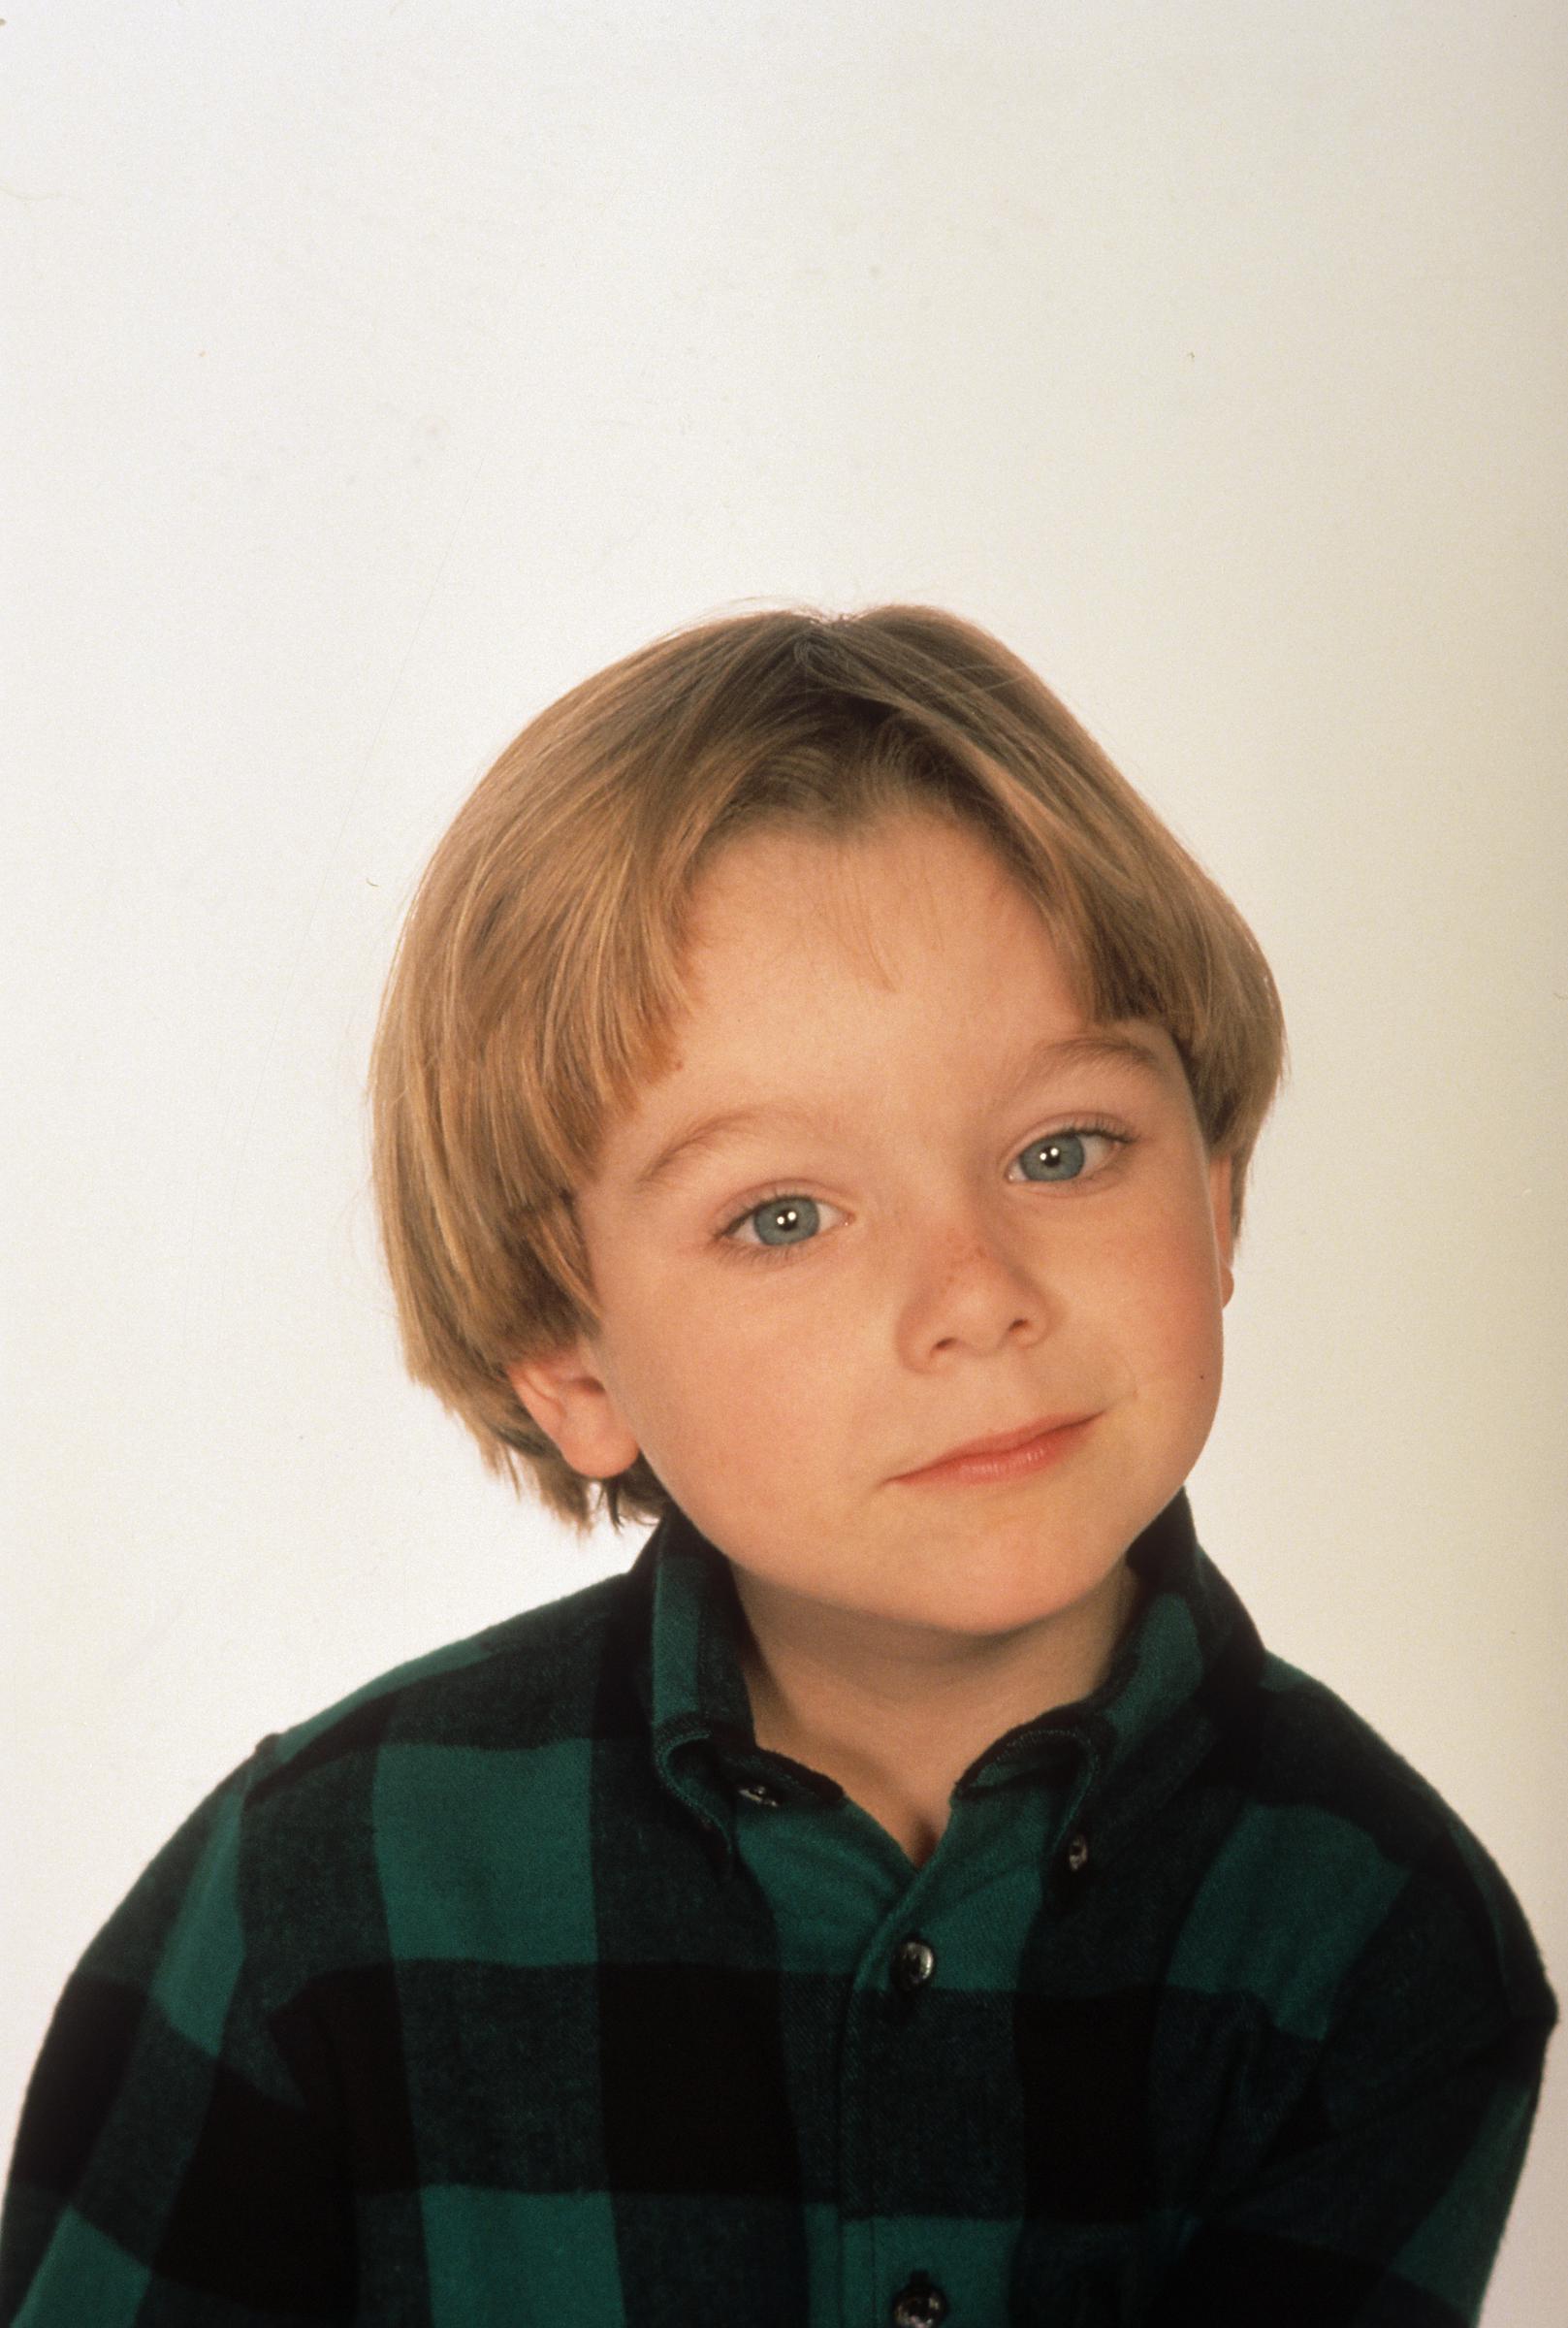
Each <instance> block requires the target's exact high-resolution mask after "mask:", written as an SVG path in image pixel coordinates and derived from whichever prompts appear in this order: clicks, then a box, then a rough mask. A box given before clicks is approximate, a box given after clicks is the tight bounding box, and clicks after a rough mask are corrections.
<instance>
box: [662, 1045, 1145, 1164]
mask: <svg viewBox="0 0 1568 2328" xmlns="http://www.w3.org/2000/svg"><path fill="white" fill-rule="evenodd" d="M1083 1066H1091V1067H1122V1068H1129V1067H1130V1068H1132V1069H1134V1070H1135V1072H1136V1073H1138V1074H1140V1075H1144V1076H1149V1077H1152V1078H1153V1079H1154V1080H1155V1081H1156V1082H1159V1083H1163V1082H1164V1081H1165V1080H1166V1076H1167V1072H1168V1070H1167V1065H1166V1061H1165V1060H1164V1058H1163V1057H1162V1056H1161V1054H1160V1052H1159V1051H1157V1050H1156V1049H1155V1047H1154V1045H1153V1044H1152V1043H1149V1042H1146V1041H1145V1040H1144V1039H1143V1037H1142V1036H1140V1035H1134V1034H1124V1033H1121V1032H1119V1031H1118V1030H1117V1029H1116V1028H1115V1027H1108V1026H1103V1027H1091V1028H1089V1029H1088V1030H1087V1031H1086V1032H1085V1033H1083V1034H1081V1035H1067V1036H1064V1037H1062V1038H1061V1039H1060V1040H1058V1041H1056V1042H1045V1043H1037V1044H1036V1045H1035V1046H1034V1047H1033V1048H1032V1049H1031V1050H1030V1051H1027V1052H1026V1053H1025V1054H1024V1057H1023V1060H1022V1062H1021V1063H1020V1065H1019V1068H1018V1072H1017V1074H1016V1075H1015V1077H1014V1078H1013V1083H1012V1086H1011V1088H1012V1089H1013V1090H1014V1091H1019V1090H1022V1088H1023V1087H1024V1086H1025V1085H1026V1084H1029V1083H1037V1082H1038V1081H1039V1080H1040V1077H1041V1076H1042V1075H1045V1074H1048V1073H1050V1072H1051V1071H1052V1070H1053V1069H1060V1068H1064V1067H1083ZM821 1120H822V1119H821V1117H820V1116H817V1115H816V1113H815V1112H814V1111H813V1110H812V1109H810V1108H806V1107H802V1106H799V1105H797V1104H796V1103H795V1102H793V1101H791V1100H783V1099H781V1100H773V1101H762V1102H758V1103H757V1104H755V1105H754V1106H752V1107H748V1108H726V1109H723V1110H722V1111H721V1112H720V1114H718V1115H714V1116H701V1117H700V1118H699V1119H698V1120H697V1121H696V1122H694V1123H688V1124H683V1125H682V1127H681V1128H680V1130H679V1131H677V1132H676V1133H675V1135H674V1137H673V1138H672V1139H671V1140H670V1141H669V1142H668V1143H667V1145H666V1146H665V1147H663V1148H660V1149H659V1151H658V1153H657V1154H656V1156H654V1157H652V1158H651V1159H650V1161H649V1162H648V1163H646V1164H645V1165H644V1166H643V1167H642V1169H641V1171H640V1172H638V1173H637V1174H636V1175H635V1176H634V1178H633V1180H632V1182H631V1195H632V1198H633V1199H634V1200H636V1199H639V1198H642V1197H645V1196H647V1195H648V1194H649V1193H650V1191H651V1190H653V1189H655V1188H656V1187H658V1186H659V1185H660V1183H661V1182H663V1181H665V1180H669V1179H670V1178H671V1177H672V1176H673V1175H674V1174H675V1173H676V1172H677V1170H678V1169H679V1167H680V1166H681V1165H682V1164H684V1163H686V1162H687V1161H688V1159H690V1158H692V1157H694V1156H697V1155H708V1154H711V1153H712V1152H713V1151H714V1149H716V1148H721V1147H723V1146H724V1145H725V1143H726V1142H728V1141H730V1140H732V1139H735V1138H737V1137H738V1136H739V1135H740V1134H741V1133H742V1132H752V1131H765V1130H768V1129H769V1128H771V1127H778V1126H787V1125H795V1126H797V1127H805V1128H812V1127H815V1126H819V1124H820V1122H821Z"/></svg>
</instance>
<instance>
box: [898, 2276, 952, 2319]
mask: <svg viewBox="0 0 1568 2328" xmlns="http://www.w3.org/2000/svg"><path fill="white" fill-rule="evenodd" d="M946 2317H947V2299H946V2297H945V2296H944V2294H943V2292H942V2290H941V2288H940V2287H939V2286H938V2285H937V2283H936V2281H935V2280H932V2279H930V2278H928V2276H927V2275H926V2274H925V2273H924V2272H916V2273H915V2275H914V2278H913V2279H912V2280H909V2281H908V2282H907V2283H906V2284H905V2285H904V2286H903V2287H901V2288H900V2289H899V2291H898V2294H897V2295H896V2296H895V2297H894V2298H893V2311H892V2320H893V2328H939V2323H940V2322H942V2321H943V2320H944V2319H945V2318H946Z"/></svg>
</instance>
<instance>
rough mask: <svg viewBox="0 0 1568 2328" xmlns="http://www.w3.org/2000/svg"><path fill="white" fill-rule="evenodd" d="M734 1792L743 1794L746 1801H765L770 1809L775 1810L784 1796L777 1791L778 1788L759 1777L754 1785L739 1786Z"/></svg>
mask: <svg viewBox="0 0 1568 2328" xmlns="http://www.w3.org/2000/svg"><path fill="white" fill-rule="evenodd" d="M736 1792H737V1793H738V1794H741V1795H745V1797H746V1799H747V1801H748V1802H760V1803H765V1804H766V1806H767V1808H768V1809H769V1810H770V1811H776V1810H777V1809H778V1808H779V1806H780V1804H781V1803H782V1802H783V1801H784V1796H783V1795H781V1794H780V1793H779V1791H778V1789H777V1788H776V1787H770V1786H769V1785H768V1784H767V1782H766V1780H764V1779H760V1778H759V1779H758V1780H757V1782H756V1784H755V1785H754V1786H752V1787H740V1788H738V1789H737V1790H736Z"/></svg>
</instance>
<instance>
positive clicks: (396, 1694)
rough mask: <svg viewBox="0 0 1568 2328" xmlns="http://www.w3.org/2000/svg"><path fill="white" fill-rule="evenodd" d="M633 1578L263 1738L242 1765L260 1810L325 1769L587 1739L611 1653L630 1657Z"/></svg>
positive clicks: (402, 1672) (591, 1590)
mask: <svg viewBox="0 0 1568 2328" xmlns="http://www.w3.org/2000/svg"><path fill="white" fill-rule="evenodd" d="M638 1582H639V1575H638V1572H637V1571H636V1570H635V1569H633V1570H626V1571H623V1572H622V1573H619V1574H617V1575H614V1576H608V1577H602V1578H600V1579H599V1580H598V1581H597V1582H595V1583H593V1584H589V1585H584V1586H582V1587H580V1588H579V1589H578V1590H577V1591H575V1592H571V1593H566V1594H564V1595H562V1596H561V1597H560V1598H559V1599H557V1600H553V1601H543V1602H541V1603H540V1604H539V1605H538V1606H537V1607H534V1608H529V1609H525V1610H523V1611H521V1612H520V1613H519V1614H518V1615H516V1616H512V1617H506V1618H503V1619H501V1620H500V1621H498V1622H497V1623H496V1624H492V1625H487V1626H483V1627H481V1628H480V1630H479V1631H478V1632H476V1633H467V1634H464V1635H463V1636H462V1637H461V1638H459V1639H456V1640H451V1641H445V1642H442V1643H441V1644H440V1645H439V1646H437V1647H435V1648H433V1649H429V1650H425V1651H423V1652H421V1653H420V1654H419V1655H418V1656H416V1657H412V1658H408V1659H406V1660H404V1661H403V1662H402V1663H401V1664H400V1665H393V1666H391V1667H389V1668H388V1669H387V1670H386V1671H385V1672H382V1673H378V1674H376V1675H374V1676H373V1677H372V1678H371V1679H370V1680H368V1681H366V1682H362V1683H360V1684H359V1685H358V1686H357V1687H356V1688H354V1689H352V1690H350V1691H348V1692H346V1693H345V1694H344V1695H343V1696H342V1697H340V1698H335V1699H334V1700H333V1701H332V1702H331V1703H330V1704H328V1705H326V1706H323V1707H322V1708H321V1709H320V1710H319V1711H318V1712H316V1713H313V1714H310V1715H308V1716H306V1717H304V1719H303V1720H300V1721H297V1722H294V1723H291V1724H290V1725H289V1726H288V1727H287V1728H285V1729H283V1730H274V1731H272V1732H270V1733H269V1734H268V1735H267V1736H266V1737H264V1738H263V1739H261V1741H260V1742H259V1743H258V1745H257V1747H256V1749H255V1751H254V1753H253V1755H252V1756H251V1757H250V1758H249V1765H248V1766H249V1767H250V1769H251V1772H252V1793H253V1795H255V1796H256V1797H257V1798H258V1799H265V1798H266V1797H267V1796H268V1795H272V1794H275V1793H287V1792H291V1791H293V1790H294V1788H295V1787H296V1786H297V1785H298V1786H303V1785H304V1782H305V1781H306V1780H307V1779H309V1778H310V1777H311V1776H312V1775H313V1774H315V1773H318V1772H322V1771H324V1770H326V1769H329V1768H331V1767H333V1766H334V1765H337V1764H342V1765H345V1766H347V1765H352V1764H354V1763H356V1762H359V1763H363V1762H364V1760H365V1758H366V1757H367V1756H371V1757H374V1756H376V1755H378V1754H381V1753H385V1752H388V1751H394V1752H396V1751H399V1750H418V1749H419V1748H422V1747H424V1748H430V1749H432V1750H436V1751H445V1752H448V1753H452V1752H461V1751H462V1750H464V1749H469V1750H472V1751H474V1752H485V1751H491V1752H496V1751H502V1752H504V1751H506V1750H508V1749H513V1750H517V1751H520V1752H521V1751H527V1750H528V1749H531V1748H541V1747H549V1746H552V1745H559V1744H561V1743H564V1742H565V1741H567V1740H569V1739H574V1738H587V1737H589V1736H591V1735H592V1734H593V1731H594V1729H595V1727H596V1726H598V1725H601V1724H602V1723H603V1722H604V1721H605V1720H606V1719H607V1718H609V1719H613V1718H614V1716H613V1713H611V1714H610V1715H608V1716H607V1711H606V1707H605V1703H604V1689H603V1677H604V1674H605V1670H606V1662H607V1658H608V1657H609V1656H610V1655H611V1653H612V1645H613V1644H615V1643H617V1642H618V1641H619V1644H620V1646H621V1648H622V1651H623V1656H624V1659H627V1660H629V1658H630V1656H631V1655H632V1654H633V1653H634V1650H635V1644H636V1634H635V1632H634V1630H633V1628H634V1623H635V1609H634V1602H635V1600H636V1597H637V1586H638Z"/></svg>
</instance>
